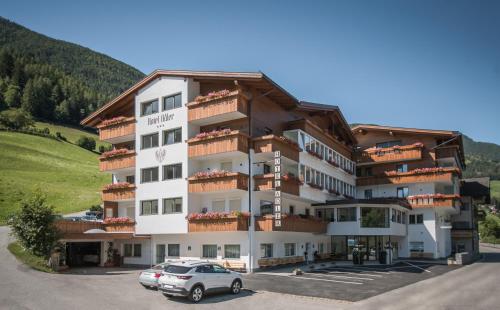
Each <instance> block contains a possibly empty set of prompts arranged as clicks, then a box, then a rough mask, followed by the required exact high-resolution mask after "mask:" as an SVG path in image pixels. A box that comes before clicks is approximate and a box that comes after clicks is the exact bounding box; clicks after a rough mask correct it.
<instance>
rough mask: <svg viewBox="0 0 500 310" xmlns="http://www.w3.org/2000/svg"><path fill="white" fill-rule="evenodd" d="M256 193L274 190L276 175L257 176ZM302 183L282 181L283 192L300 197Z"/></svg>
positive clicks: (255, 181)
mask: <svg viewBox="0 0 500 310" xmlns="http://www.w3.org/2000/svg"><path fill="white" fill-rule="evenodd" d="M253 178H254V183H255V190H256V191H270V190H274V188H275V186H274V174H273V173H269V174H263V175H256V176H254V177H253ZM300 185H301V182H300V181H298V180H284V179H283V178H282V179H281V191H282V192H283V193H287V194H290V195H295V196H300Z"/></svg>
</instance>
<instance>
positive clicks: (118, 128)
mask: <svg viewBox="0 0 500 310" xmlns="http://www.w3.org/2000/svg"><path fill="white" fill-rule="evenodd" d="M97 128H98V129H99V139H100V140H102V141H109V142H114V141H115V140H118V139H119V140H120V141H122V142H123V141H128V140H134V137H135V118H134V117H120V118H116V119H111V120H107V121H103V122H102V123H101V124H100V125H98V126H97Z"/></svg>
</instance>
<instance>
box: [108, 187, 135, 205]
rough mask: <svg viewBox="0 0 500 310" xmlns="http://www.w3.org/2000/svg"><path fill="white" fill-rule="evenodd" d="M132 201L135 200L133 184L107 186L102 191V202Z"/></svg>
mask: <svg viewBox="0 0 500 310" xmlns="http://www.w3.org/2000/svg"><path fill="white" fill-rule="evenodd" d="M133 199H135V185H133V184H128V183H118V184H109V185H107V186H106V187H104V188H103V190H102V200H103V201H123V200H133Z"/></svg>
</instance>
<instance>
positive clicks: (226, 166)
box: [220, 161, 233, 172]
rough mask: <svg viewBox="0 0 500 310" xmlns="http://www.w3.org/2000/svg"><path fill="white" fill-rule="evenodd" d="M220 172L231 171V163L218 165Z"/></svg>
mask: <svg viewBox="0 0 500 310" xmlns="http://www.w3.org/2000/svg"><path fill="white" fill-rule="evenodd" d="M220 170H222V171H229V172H230V171H233V163H232V162H230V161H227V162H223V163H220Z"/></svg>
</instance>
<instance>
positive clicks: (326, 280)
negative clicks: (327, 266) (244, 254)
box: [258, 272, 363, 285]
mask: <svg viewBox="0 0 500 310" xmlns="http://www.w3.org/2000/svg"><path fill="white" fill-rule="evenodd" d="M258 274H263V275H268V276H278V277H288V278H294V279H301V280H313V281H324V282H335V283H344V284H355V285H362V284H363V283H361V282H351V281H341V280H330V279H316V278H308V277H301V276H291V275H289V274H282V273H272V272H259V273H258Z"/></svg>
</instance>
